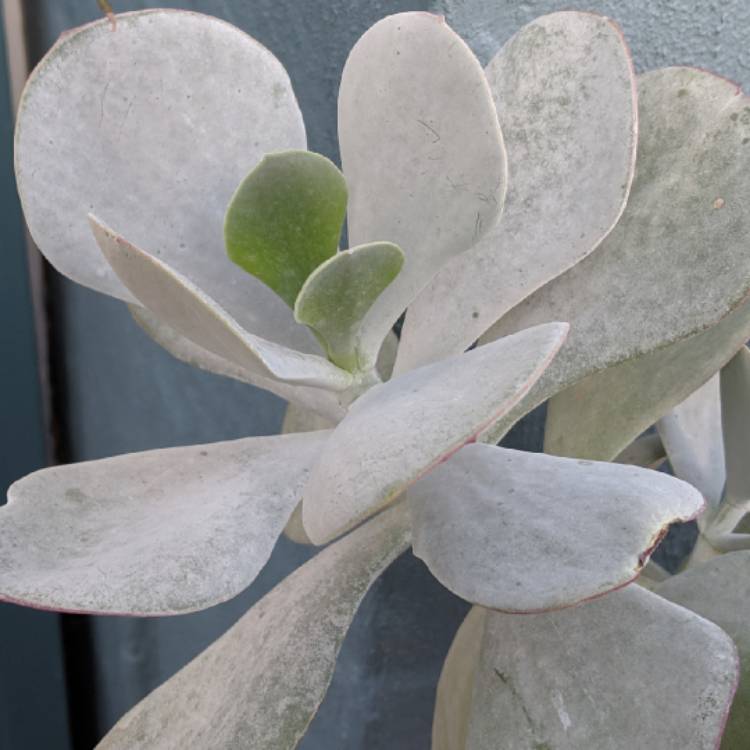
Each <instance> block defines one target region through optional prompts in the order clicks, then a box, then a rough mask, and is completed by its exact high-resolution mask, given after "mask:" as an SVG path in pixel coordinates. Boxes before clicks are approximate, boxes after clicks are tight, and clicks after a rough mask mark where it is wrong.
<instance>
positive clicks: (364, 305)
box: [294, 242, 404, 371]
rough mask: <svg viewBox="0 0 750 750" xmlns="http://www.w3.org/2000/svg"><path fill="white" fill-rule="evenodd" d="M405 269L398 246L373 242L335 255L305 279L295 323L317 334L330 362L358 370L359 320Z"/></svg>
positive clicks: (295, 311) (295, 312)
mask: <svg viewBox="0 0 750 750" xmlns="http://www.w3.org/2000/svg"><path fill="white" fill-rule="evenodd" d="M403 263H404V254H403V252H402V251H401V249H400V248H399V247H398V246H397V245H393V244H391V243H390V242H373V243H370V244H369V245H360V246H359V247H354V248H352V249H351V250H345V251H343V252H341V253H337V254H336V255H334V256H333V257H332V258H331V259H330V260H328V261H326V262H325V263H323V264H322V265H320V266H319V267H318V268H317V269H316V270H315V271H314V272H313V273H312V274H311V275H310V277H309V278H308V279H307V281H306V282H305V284H304V286H303V287H302V290H301V291H300V293H299V296H298V297H297V301H296V303H295V305H294V318H295V320H297V322H298V323H304V324H305V325H308V326H310V328H312V329H313V331H315V333H317V335H318V337H319V339H320V341H321V343H322V344H323V346H324V348H325V350H326V352H327V354H328V358H329V359H330V360H331V362H333V363H334V364H336V365H338V366H339V367H343V368H345V369H347V370H352V371H353V370H357V369H360V362H361V360H362V357H360V356H359V336H360V331H361V326H362V320H363V318H364V316H365V315H366V314H367V312H368V310H369V309H370V308H371V307H372V304H373V302H375V300H376V299H377V298H378V297H379V296H380V295H381V294H382V292H383V290H384V289H385V288H386V287H387V286H388V285H389V284H390V283H391V282H392V281H393V280H394V279H395V278H396V276H398V273H399V271H400V270H401V267H402V266H403Z"/></svg>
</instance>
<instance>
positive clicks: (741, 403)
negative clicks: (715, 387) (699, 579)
mask: <svg viewBox="0 0 750 750" xmlns="http://www.w3.org/2000/svg"><path fill="white" fill-rule="evenodd" d="M721 418H722V425H723V429H724V441H723V442H724V450H725V453H726V473H727V489H726V501H727V502H730V503H737V504H741V505H743V506H744V507H745V508H747V507H748V505H749V504H750V465H749V464H748V445H749V444H750V441H749V440H748V437H749V432H750V350H748V348H747V347H746V346H743V347H742V348H741V349H740V350H739V352H737V354H736V355H735V356H734V358H733V359H732V361H731V362H729V364H728V365H727V366H726V367H724V368H723V369H722V371H721ZM738 520H739V519H738Z"/></svg>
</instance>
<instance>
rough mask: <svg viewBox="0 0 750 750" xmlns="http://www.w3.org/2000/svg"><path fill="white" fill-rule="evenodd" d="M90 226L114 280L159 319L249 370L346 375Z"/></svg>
mask: <svg viewBox="0 0 750 750" xmlns="http://www.w3.org/2000/svg"><path fill="white" fill-rule="evenodd" d="M90 219H91V228H92V230H93V232H94V236H95V237H96V240H97V242H98V243H99V247H100V248H101V250H102V253H103V254H104V256H105V257H106V259H107V261H108V262H109V263H110V265H111V266H112V268H113V269H114V270H115V272H116V273H117V275H118V277H119V278H120V280H121V281H122V282H123V284H125V286H126V287H127V288H128V289H129V290H130V291H131V292H132V293H133V295H134V296H135V297H136V298H137V299H138V301H139V302H140V303H141V304H142V305H143V306H144V307H146V308H147V309H148V310H150V311H151V312H152V313H153V314H154V315H155V316H156V317H157V318H158V319H159V320H162V321H164V322H165V323H166V324H167V325H169V326H170V327H171V328H173V329H174V330H175V331H177V332H178V333H180V334H182V335H183V336H185V337H186V338H188V339H190V341H193V342H194V343H196V344H198V345H199V346H201V347H203V348H205V349H208V350H209V351H210V352H212V353H214V354H216V355H218V356H219V357H222V358H223V359H227V360H229V361H230V362H232V363H233V364H235V365H237V366H239V367H241V368H242V369H244V370H247V371H249V372H251V373H253V374H256V375H260V376H262V377H264V378H271V379H276V380H281V381H285V382H288V383H295V384H300V385H310V386H314V387H322V388H328V389H329V390H334V391H338V390H343V389H344V388H346V387H347V386H348V385H349V384H350V382H351V375H350V374H349V373H348V372H345V371H344V370H341V369H339V368H338V367H336V366H335V365H333V364H331V363H330V362H329V361H328V360H326V359H323V358H322V357H319V356H317V355H315V354H306V353H304V352H299V351H296V350H294V349H288V348H287V347H285V346H282V345H281V344H276V343H273V342H270V341H266V340H265V339H262V338H259V337H258V336H254V335H253V334H251V333H248V332H247V331H245V330H244V329H243V328H242V327H241V326H240V325H239V324H238V323H237V321H235V320H234V319H233V318H231V317H230V316H229V315H228V314H227V313H226V312H225V311H224V310H223V309H222V308H221V307H219V305H217V304H216V302H215V301H214V300H213V299H211V298H210V297H209V296H208V295H206V294H205V293H204V292H203V291H201V290H200V289H199V288H198V287H196V286H195V285H194V284H193V283H192V282H191V281H189V280H188V279H186V278H185V277H184V276H182V275H181V274H180V273H178V272H177V271H175V270H174V269H172V268H170V267H169V266H168V265H167V264H166V263H164V261H161V260H159V259H158V258H156V257H155V256H153V255H149V253H147V252H144V251H143V250H141V249H140V248H138V247H136V246H135V245H133V244H132V243H130V242H128V241H127V240H126V239H124V238H123V237H121V236H120V235H118V234H116V233H115V232H113V231H112V230H111V229H109V228H108V227H106V226H105V225H104V224H102V223H101V222H100V221H99V220H98V219H96V218H94V217H93V216H92V217H90Z"/></svg>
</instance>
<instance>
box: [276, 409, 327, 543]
mask: <svg viewBox="0 0 750 750" xmlns="http://www.w3.org/2000/svg"><path fill="white" fill-rule="evenodd" d="M335 426H336V422H333V421H332V420H330V419H326V418H325V417H322V416H320V415H319V414H316V413H315V412H313V411H310V410H309V409H304V408H302V407H300V406H297V405H296V404H288V405H287V407H286V413H285V414H284V422H283V423H282V425H281V433H282V434H283V435H288V434H290V433H294V432H314V431H316V430H328V429H330V428H332V427H335ZM284 536H286V537H287V539H291V540H292V541H293V542H296V543H297V544H312V542H311V541H310V538H309V537H308V536H307V532H306V531H305V527H304V526H303V525H302V501H300V502H299V503H297V507H296V508H295V509H294V512H293V513H292V515H291V516H290V517H289V521H288V522H287V524H286V526H285V527H284Z"/></svg>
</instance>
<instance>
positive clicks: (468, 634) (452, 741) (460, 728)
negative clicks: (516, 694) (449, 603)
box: [431, 607, 487, 750]
mask: <svg viewBox="0 0 750 750" xmlns="http://www.w3.org/2000/svg"><path fill="white" fill-rule="evenodd" d="M486 612H487V610H485V609H483V608H482V607H472V608H471V609H470V610H469V614H468V615H466V618H465V619H464V621H463V622H462V623H461V626H460V627H459V629H458V632H457V633H456V636H455V638H454V639H453V643H452V644H451V647H450V650H449V651H448V655H447V656H446V658H445V663H444V664H443V670H442V671H441V672H440V680H439V681H438V686H437V695H436V696H435V714H434V716H433V719H432V745H431V748H432V750H466V737H467V734H468V731H469V718H470V717H471V702H472V697H473V692H474V678H475V675H476V673H477V669H478V668H479V658H480V652H481V646H482V638H483V634H484V622H485V616H486Z"/></svg>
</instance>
